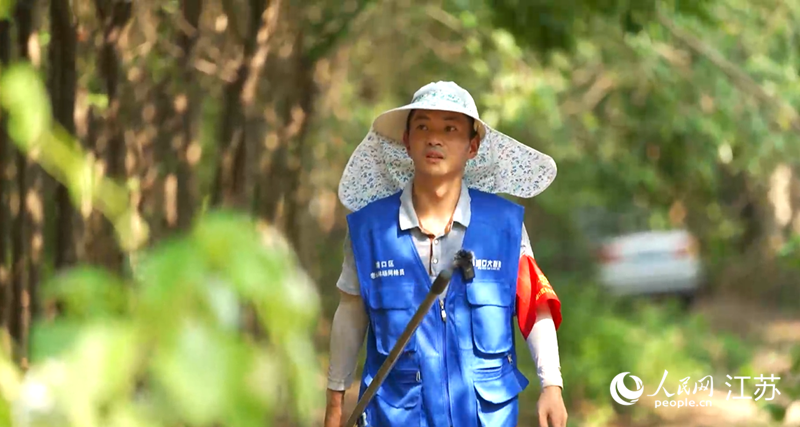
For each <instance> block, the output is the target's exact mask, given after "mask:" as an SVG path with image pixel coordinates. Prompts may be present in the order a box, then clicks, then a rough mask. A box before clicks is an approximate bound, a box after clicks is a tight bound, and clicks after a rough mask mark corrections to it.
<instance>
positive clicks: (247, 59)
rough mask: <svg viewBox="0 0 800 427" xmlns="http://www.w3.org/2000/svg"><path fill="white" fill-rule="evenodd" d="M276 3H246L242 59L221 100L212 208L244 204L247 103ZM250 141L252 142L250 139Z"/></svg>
mask: <svg viewBox="0 0 800 427" xmlns="http://www.w3.org/2000/svg"><path fill="white" fill-rule="evenodd" d="M279 6H280V2H279V1H278V0H250V17H251V20H250V22H249V26H248V30H247V36H246V37H245V40H244V46H243V48H244V56H243V59H242V62H241V63H240V64H239V67H238V70H237V76H236V79H235V80H234V81H233V82H231V83H230V84H228V85H227V86H226V88H225V95H224V97H225V99H224V101H223V102H224V104H223V105H224V107H223V111H224V112H225V113H224V114H225V115H224V116H223V118H222V124H221V126H220V134H219V153H220V155H221V159H220V160H221V161H220V163H219V165H218V166H217V170H216V174H215V178H214V190H213V196H212V202H213V203H214V204H215V205H219V204H222V205H225V206H235V207H239V208H244V207H245V204H246V194H245V189H246V188H248V187H249V186H248V185H247V183H246V182H245V181H246V179H247V176H248V174H247V172H246V167H245V165H246V164H247V163H248V162H247V161H246V158H247V156H251V155H254V153H252V152H250V153H248V150H247V147H246V146H245V141H247V138H245V123H246V120H245V117H246V113H247V109H248V107H249V104H248V103H252V102H254V101H253V98H254V94H255V93H256V88H255V85H256V83H257V77H258V73H259V72H260V70H261V69H262V68H263V65H264V62H265V61H266V56H267V52H268V43H269V40H270V36H271V34H272V33H273V32H274V31H275V27H276V26H277V19H276V17H277V15H278V8H279ZM250 141H254V139H253V138H250Z"/></svg>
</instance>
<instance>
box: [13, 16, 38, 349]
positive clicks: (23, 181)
mask: <svg viewBox="0 0 800 427" xmlns="http://www.w3.org/2000/svg"><path fill="white" fill-rule="evenodd" d="M32 9H33V2H32V1H19V2H18V3H17V7H16V11H15V20H16V23H17V43H18V48H19V52H20V58H23V59H30V54H29V51H28V41H29V39H30V37H31V35H32V34H33V10H32ZM15 163H16V172H17V177H16V178H17V180H16V183H17V195H16V196H17V197H16V203H15V208H16V209H14V210H15V214H16V217H15V219H14V224H13V232H12V262H13V267H12V271H13V273H12V276H13V285H12V287H13V291H12V298H11V310H10V313H11V319H10V322H9V332H10V333H11V338H12V339H13V340H14V343H15V344H16V351H15V352H14V356H15V359H16V360H18V361H21V362H22V363H23V364H24V363H25V358H26V357H27V351H26V350H27V346H28V342H27V341H28V340H27V335H28V321H29V319H30V311H29V308H30V305H29V301H30V299H29V298H30V295H29V293H28V291H29V288H28V286H27V285H29V284H30V283H26V279H29V278H28V277H26V276H28V274H29V273H30V271H29V270H28V266H29V264H28V257H27V255H28V245H27V243H29V242H28V241H27V239H26V237H27V235H26V231H28V216H27V215H26V200H27V195H28V180H29V165H28V158H27V156H26V155H25V153H23V152H22V151H20V150H16V159H15Z"/></svg>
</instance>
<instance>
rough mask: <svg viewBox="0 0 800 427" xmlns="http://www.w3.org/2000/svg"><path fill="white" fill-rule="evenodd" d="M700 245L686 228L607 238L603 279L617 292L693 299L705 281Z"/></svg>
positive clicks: (601, 253) (602, 257)
mask: <svg viewBox="0 0 800 427" xmlns="http://www.w3.org/2000/svg"><path fill="white" fill-rule="evenodd" d="M697 249H698V247H697V240H696V239H695V238H694V237H693V236H692V235H691V233H689V232H688V231H686V230H670V231H645V232H637V233H630V234H624V235H620V236H616V237H613V238H610V239H607V240H605V242H604V243H603V244H602V246H601V248H600V250H599V253H598V261H599V266H600V283H601V284H602V285H603V286H604V287H606V288H607V289H609V290H610V291H611V293H612V294H614V295H617V296H632V295H673V296H678V297H680V298H681V299H682V301H683V302H684V303H686V304H688V303H691V302H692V300H693V299H694V297H695V295H696V294H697V293H698V291H699V290H700V288H701V285H702V283H703V281H704V275H703V265H702V262H701V260H700V258H699V256H698V250H697Z"/></svg>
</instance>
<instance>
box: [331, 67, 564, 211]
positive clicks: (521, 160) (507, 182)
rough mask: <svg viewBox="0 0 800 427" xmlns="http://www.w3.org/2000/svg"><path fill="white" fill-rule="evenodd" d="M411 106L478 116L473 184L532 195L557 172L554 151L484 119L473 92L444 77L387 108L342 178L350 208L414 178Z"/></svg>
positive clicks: (469, 178) (470, 165)
mask: <svg viewBox="0 0 800 427" xmlns="http://www.w3.org/2000/svg"><path fill="white" fill-rule="evenodd" d="M411 110H440V111H453V112H457V113H463V114H466V115H467V116H469V117H472V118H473V119H475V127H476V130H477V131H478V134H479V135H480V137H481V144H480V149H479V150H478V154H477V155H476V156H475V158H474V159H470V160H469V161H468V162H467V165H466V168H465V170H464V182H465V183H466V185H467V187H469V188H473V189H476V190H480V191H484V192H487V193H492V194H508V195H511V196H516V197H522V198H531V197H534V196H536V195H538V194H540V193H541V192H542V191H544V190H545V189H546V188H547V187H548V186H550V184H551V183H552V182H553V180H554V179H555V178H556V163H555V161H554V160H553V158H552V157H550V156H548V155H546V154H544V153H542V152H540V151H537V150H535V149H533V148H531V147H528V146H527V145H525V144H523V143H521V142H519V141H517V140H515V139H514V138H511V137H509V136H507V135H504V134H503V133H501V132H498V131H497V130H495V129H492V128H491V127H490V126H489V125H487V124H486V123H484V122H483V121H482V120H481V119H480V116H479V115H478V108H477V106H476V105H475V101H474V100H473V99H472V96H471V95H470V94H469V92H467V91H466V90H465V89H463V88H462V87H460V86H459V85H457V84H456V83H453V82H444V81H439V82H435V83H429V84H427V85H425V86H423V87H422V88H421V89H419V90H418V91H417V92H416V93H415V94H414V97H413V98H412V100H411V103H410V104H408V105H405V106H402V107H399V108H395V109H392V110H389V111H386V112H384V113H382V114H381V115H379V116H378V117H377V118H376V119H375V121H374V122H373V123H372V128H371V129H370V131H369V133H367V136H366V137H364V139H363V140H362V141H361V143H360V144H359V145H358V147H356V149H355V151H354V152H353V155H352V156H350V160H349V161H348V162H347V166H345V169H344V173H343V174H342V179H341V180H340V181H339V200H340V201H341V202H342V204H343V205H344V206H345V207H346V208H348V209H349V210H351V211H357V210H359V209H361V208H363V207H364V206H366V205H368V204H369V203H371V202H374V201H375V200H378V199H382V198H384V197H387V196H391V195H392V194H395V193H397V192H398V191H400V190H402V189H403V187H405V185H406V184H407V183H408V181H409V180H411V179H412V178H413V176H414V163H413V161H412V160H411V157H409V156H408V153H407V152H406V148H405V145H404V144H403V133H404V132H405V129H406V120H407V118H408V114H409V112H410V111H411Z"/></svg>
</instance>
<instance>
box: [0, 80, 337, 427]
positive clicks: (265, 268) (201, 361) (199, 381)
mask: <svg viewBox="0 0 800 427" xmlns="http://www.w3.org/2000/svg"><path fill="white" fill-rule="evenodd" d="M0 102H1V103H2V106H3V107H4V108H5V110H6V111H7V112H8V117H9V133H10V134H11V136H12V138H13V140H14V141H15V142H16V143H17V145H18V146H19V147H21V148H22V149H23V150H24V151H26V152H27V153H28V154H29V155H30V156H31V157H33V158H35V159H37V160H38V161H39V162H40V164H42V165H43V166H44V167H45V168H46V170H48V171H49V172H50V173H51V174H53V175H54V176H55V177H57V178H59V179H60V180H62V182H64V183H65V184H67V185H68V186H69V188H70V190H71V191H72V194H73V196H74V197H75V198H76V199H77V201H78V202H80V201H84V200H85V198H87V197H88V198H90V199H91V200H92V201H95V202H98V201H99V202H100V203H105V204H104V205H102V206H103V207H105V208H106V209H101V211H102V212H104V213H105V214H106V215H108V216H109V217H111V218H112V219H115V218H114V217H115V216H117V217H119V216H121V217H124V216H125V215H124V213H125V212H127V209H128V196H127V195H126V192H125V189H124V188H123V187H120V186H118V185H115V184H112V183H110V182H109V181H107V180H106V179H102V180H101V181H102V183H101V184H100V185H99V187H100V188H101V190H102V191H100V192H98V191H97V189H98V186H95V185H92V184H93V182H92V180H91V179H90V180H89V181H90V182H89V183H86V182H85V181H84V180H83V179H84V178H86V176H85V175H82V174H81V173H82V172H84V171H86V170H89V171H91V170H92V166H93V165H92V163H91V159H88V160H87V157H86V155H85V154H84V153H83V152H82V151H81V150H80V149H79V148H78V147H77V146H76V145H75V144H74V143H73V142H72V140H71V136H69V135H65V134H64V133H63V132H57V131H52V130H51V128H50V126H51V119H50V115H49V111H50V110H49V104H48V100H47V94H46V92H45V91H44V89H43V85H42V82H41V81H40V79H39V77H38V76H37V73H36V71H35V70H34V69H33V68H32V67H30V66H23V65H17V66H14V67H11V68H8V69H7V70H3V73H2V75H0ZM90 177H91V175H90ZM111 201H117V202H119V204H118V205H113V204H111V203H110V202H111ZM115 224H116V225H117V227H118V229H119V228H125V227H128V228H129V229H130V228H132V227H131V224H130V223H128V222H123V221H115ZM134 225H135V224H134ZM130 234H131V232H130V231H128V232H126V231H124V230H123V231H122V232H121V233H120V236H122V237H123V242H124V236H127V235H130ZM145 236H146V235H145ZM135 243H136V245H132V246H130V248H131V249H132V248H135V247H136V246H138V244H141V243H143V242H141V241H136V242H135ZM123 246H126V245H124V243H123ZM42 298H43V304H44V305H45V306H50V307H51V308H50V309H49V310H53V307H54V305H55V304H59V307H58V308H59V310H60V313H59V314H58V316H56V317H55V318H42V319H40V320H38V321H37V322H36V324H35V325H34V327H33V328H32V340H31V341H32V343H31V357H30V361H29V363H30V367H29V368H28V370H27V372H25V374H24V375H23V374H22V373H21V372H20V371H19V370H18V369H17V368H16V367H14V366H13V365H12V364H11V362H10V358H9V355H7V354H3V355H2V357H0V361H1V362H2V363H1V364H0V395H2V397H3V399H2V401H0V424H2V425H10V424H11V423H13V425H16V426H29V427H34V426H47V427H58V426H81V427H92V426H98V427H99V426H130V427H133V426H148V427H149V426H168V425H187V426H189V425H191V426H211V425H225V426H252V425H263V423H265V422H268V421H269V420H270V419H271V417H274V416H277V415H283V414H285V412H286V409H287V408H291V409H292V411H291V412H292V413H294V414H296V416H297V419H298V420H300V421H302V422H305V423H310V422H312V421H313V409H315V408H317V407H318V406H319V403H320V399H322V397H323V396H322V395H320V394H319V393H318V389H317V387H316V381H317V380H318V377H319V375H320V372H319V369H318V364H317V361H316V356H315V351H314V347H313V342H312V337H313V331H314V327H315V323H316V319H317V316H318V314H319V298H318V296H317V294H316V291H315V289H314V288H313V286H312V285H311V281H310V279H309V278H308V277H307V276H306V275H305V273H303V272H302V270H301V269H300V268H299V266H298V263H297V260H296V259H295V257H294V255H293V252H292V251H291V249H290V247H289V245H288V243H287V242H286V241H285V240H284V239H283V237H282V236H281V235H280V234H279V233H278V232H277V231H275V230H274V229H273V228H271V227H268V226H265V225H257V224H256V223H255V222H253V221H252V220H250V219H248V218H247V217H244V216H241V215H239V214H232V213H225V212H211V213H207V214H205V215H203V216H201V217H199V218H198V219H197V222H196V224H195V226H194V227H193V229H192V230H191V232H190V233H189V234H188V235H187V236H180V237H177V236H176V237H173V238H170V239H167V240H164V241H162V242H159V243H158V244H157V245H155V246H154V247H153V248H151V249H149V250H148V251H146V252H143V253H140V254H139V258H138V263H137V264H136V269H135V270H134V274H133V276H132V277H127V278H123V277H117V276H115V275H113V274H110V273H108V272H106V271H105V270H102V269H99V268H94V267H88V266H82V267H76V268H73V269H70V270H66V271H61V272H59V273H58V274H57V275H56V276H55V277H53V278H52V279H50V281H49V282H48V283H46V284H45V286H44V287H43V295H42Z"/></svg>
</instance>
